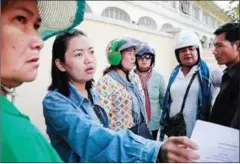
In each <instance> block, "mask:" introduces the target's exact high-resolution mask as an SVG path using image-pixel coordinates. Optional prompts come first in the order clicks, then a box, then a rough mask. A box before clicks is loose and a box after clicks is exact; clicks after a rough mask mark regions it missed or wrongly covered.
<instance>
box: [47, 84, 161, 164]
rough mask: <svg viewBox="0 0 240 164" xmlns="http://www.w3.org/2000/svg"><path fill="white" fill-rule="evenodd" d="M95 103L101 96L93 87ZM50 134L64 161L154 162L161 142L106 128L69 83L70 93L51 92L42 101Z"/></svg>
mask: <svg viewBox="0 0 240 164" xmlns="http://www.w3.org/2000/svg"><path fill="white" fill-rule="evenodd" d="M90 92H91V94H92V97H93V100H94V103H95V104H98V96H97V95H96V92H95V91H94V90H93V89H92V90H90ZM43 109H44V117H45V122H46V126H47V134H48V135H49V137H50V140H51V144H52V145H53V147H54V148H55V149H56V150H57V152H58V153H59V155H60V157H61V158H62V160H63V161H64V162H155V161H156V158H157V155H158V152H159V149H160V146H161V143H160V142H158V141H152V140H148V139H144V138H142V137H141V136H138V135H135V134H134V133H132V132H131V131H129V130H121V131H119V132H115V131H113V130H111V129H108V128H105V127H103V125H102V124H101V123H100V121H99V119H98V118H97V116H96V114H95V113H94V111H93V108H92V105H91V103H90V101H89V100H88V99H86V98H85V97H83V96H82V95H81V94H80V92H78V90H77V89H76V88H75V87H74V86H73V85H72V84H70V96H69V97H66V96H64V95H62V94H60V93H59V92H57V91H49V92H48V93H47V95H46V97H45V98H44V100H43Z"/></svg>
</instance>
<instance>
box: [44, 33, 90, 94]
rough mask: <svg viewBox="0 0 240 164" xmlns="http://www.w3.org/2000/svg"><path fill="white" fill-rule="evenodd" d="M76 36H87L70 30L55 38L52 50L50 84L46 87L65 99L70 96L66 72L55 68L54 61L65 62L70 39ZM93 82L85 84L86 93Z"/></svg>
mask: <svg viewBox="0 0 240 164" xmlns="http://www.w3.org/2000/svg"><path fill="white" fill-rule="evenodd" d="M77 36H85V37H87V35H86V34H85V33H84V32H82V31H80V30H76V29H74V30H71V31H69V32H64V33H61V34H59V35H58V36H56V38H55V41H54V43H53V48H52V70H51V76H52V83H51V85H50V86H49V87H48V90H55V89H57V91H58V92H60V93H61V94H63V95H64V96H66V97H68V96H69V95H70V90H69V84H68V83H69V77H68V75H67V73H66V72H62V71H60V70H59V69H58V68H57V66H56V64H55V60H56V59H59V60H60V61H61V62H63V63H64V62H65V53H66V51H67V47H68V42H69V40H70V39H71V38H74V37H77ZM93 82H94V80H93V79H92V80H90V81H88V82H87V83H86V85H85V88H86V90H87V91H89V89H90V88H92V87H93Z"/></svg>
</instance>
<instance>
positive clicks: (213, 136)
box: [191, 120, 240, 162]
mask: <svg viewBox="0 0 240 164" xmlns="http://www.w3.org/2000/svg"><path fill="white" fill-rule="evenodd" d="M191 139H192V140H193V141H195V142H196V143H197V144H198V146H199V149H198V150H196V153H198V154H199V155H200V159H199V160H198V162H239V156H240V154H239V130H237V129H233V128H229V127H225V126H222V125H218V124H214V123H210V122H205V121H201V120H197V122H196V124H195V127H194V129H193V133H192V135H191Z"/></svg>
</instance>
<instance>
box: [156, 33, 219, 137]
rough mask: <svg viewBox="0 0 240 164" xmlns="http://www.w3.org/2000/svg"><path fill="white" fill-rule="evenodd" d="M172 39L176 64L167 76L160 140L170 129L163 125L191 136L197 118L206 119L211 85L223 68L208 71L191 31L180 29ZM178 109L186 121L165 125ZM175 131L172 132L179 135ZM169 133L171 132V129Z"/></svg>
mask: <svg viewBox="0 0 240 164" xmlns="http://www.w3.org/2000/svg"><path fill="white" fill-rule="evenodd" d="M174 41H175V42H174V43H175V44H174V46H175V47H174V48H175V56H176V59H177V61H178V62H179V65H178V66H177V67H176V68H175V69H174V70H173V72H172V74H171V76H170V79H169V83H168V86H167V91H166V94H165V99H164V105H163V113H162V119H161V125H162V126H161V127H162V128H161V133H160V139H161V140H163V139H164V134H165V133H168V132H167V131H170V130H166V129H169V128H170V129H172V130H171V131H178V130H181V132H183V133H185V135H187V136H188V137H190V136H191V133H192V131H193V128H194V125H195V123H196V120H197V119H201V120H206V121H208V120H209V113H210V108H211V100H212V86H216V87H217V86H219V85H220V84H221V80H220V79H221V76H222V71H221V70H220V69H216V70H212V71H211V70H210V69H209V68H208V66H207V65H206V63H205V62H204V61H203V60H202V59H201V53H202V49H201V43H200V40H199V38H198V36H197V35H196V34H195V33H194V32H191V31H183V32H181V33H179V34H178V35H176V36H175V38H174ZM191 82H192V83H191ZM187 88H189V89H187ZM187 90H188V92H187ZM179 113H182V114H183V117H184V121H185V124H186V125H185V126H184V127H182V126H181V127H179V126H178V127H170V126H168V127H169V128H166V127H167V126H166V122H168V120H170V119H171V118H174V117H175V116H177V115H179ZM168 124H169V125H170V123H168ZM178 125H180V123H179V124H178ZM177 133H178V132H176V133H175V132H174V134H173V133H172V134H173V135H174V136H178V135H182V134H177ZM168 135H169V136H170V133H169V134H168Z"/></svg>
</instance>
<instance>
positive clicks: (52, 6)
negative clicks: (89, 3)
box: [37, 0, 86, 40]
mask: <svg viewBox="0 0 240 164" xmlns="http://www.w3.org/2000/svg"><path fill="white" fill-rule="evenodd" d="M85 3H86V2H85V0H71V1H45V0H38V1H37V6H38V10H39V14H40V17H41V19H42V23H41V27H40V29H39V33H40V35H41V37H42V39H43V40H47V39H48V38H50V37H52V36H54V35H57V34H59V33H61V32H64V31H68V30H70V29H73V28H74V27H76V26H77V25H79V24H80V23H81V22H82V21H83V18H84V12H85Z"/></svg>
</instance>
